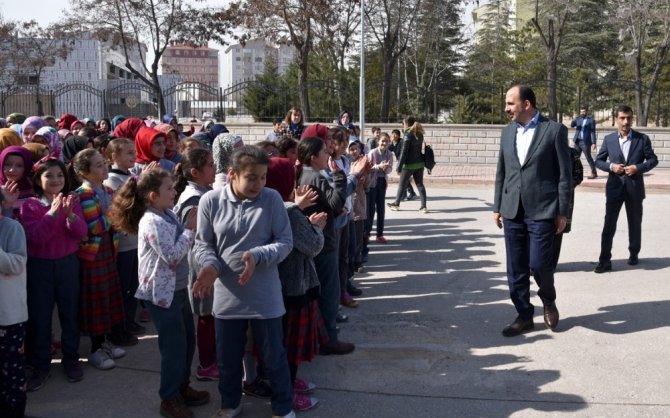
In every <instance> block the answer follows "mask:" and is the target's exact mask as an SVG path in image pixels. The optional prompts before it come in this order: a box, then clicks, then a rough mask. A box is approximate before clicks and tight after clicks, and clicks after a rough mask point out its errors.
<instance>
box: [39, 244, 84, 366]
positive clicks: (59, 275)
mask: <svg viewBox="0 0 670 418" xmlns="http://www.w3.org/2000/svg"><path fill="white" fill-rule="evenodd" d="M27 267H28V268H27V279H28V286H27V287H28V315H29V320H28V334H27V338H26V349H27V351H26V354H27V355H28V359H29V363H30V364H31V365H32V366H33V367H35V368H36V369H39V370H49V369H50V368H51V353H50V352H49V350H50V348H51V317H52V315H53V310H54V305H57V306H58V319H59V321H60V327H61V330H62V331H61V350H62V352H63V363H64V364H67V363H70V364H72V363H75V362H77V361H79V318H78V314H79V297H80V294H79V261H78V260H77V256H75V255H74V254H70V255H69V256H66V257H63V258H58V259H55V260H47V259H44V258H35V257H29V258H28V265H27Z"/></svg>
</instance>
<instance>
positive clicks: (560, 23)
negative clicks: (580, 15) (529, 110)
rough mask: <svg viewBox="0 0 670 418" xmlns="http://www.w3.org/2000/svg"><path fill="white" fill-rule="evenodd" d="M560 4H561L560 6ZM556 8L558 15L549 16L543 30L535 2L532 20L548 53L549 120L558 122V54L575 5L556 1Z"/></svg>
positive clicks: (566, 1) (563, 0) (536, 2)
mask: <svg viewBox="0 0 670 418" xmlns="http://www.w3.org/2000/svg"><path fill="white" fill-rule="evenodd" d="M559 2H560V4H558V3H559ZM554 6H557V7H558V8H557V9H556V12H557V15H553V14H550V15H549V16H547V26H546V28H545V29H544V30H543V29H542V25H541V24H540V19H539V17H538V16H539V0H535V17H534V18H532V19H531V22H532V23H533V26H535V29H537V32H538V33H539V35H540V38H541V39H542V43H543V44H544V46H545V48H546V52H547V84H548V86H547V87H548V91H549V119H553V120H556V116H557V115H558V98H557V96H556V83H557V76H556V74H557V67H558V54H559V53H560V51H561V43H562V42H563V39H564V37H565V22H566V21H567V19H568V13H569V11H570V8H571V7H574V6H575V4H574V2H573V1H572V0H555V4H554Z"/></svg>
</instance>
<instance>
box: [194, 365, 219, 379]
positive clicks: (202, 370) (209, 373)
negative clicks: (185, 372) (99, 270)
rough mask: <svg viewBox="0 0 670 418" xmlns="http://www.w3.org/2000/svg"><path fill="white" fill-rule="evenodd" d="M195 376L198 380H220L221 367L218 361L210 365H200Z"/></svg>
mask: <svg viewBox="0 0 670 418" xmlns="http://www.w3.org/2000/svg"><path fill="white" fill-rule="evenodd" d="M195 378H196V379H198V380H218V379H219V367H218V366H217V365H216V363H214V364H212V365H211V366H209V367H202V366H198V367H197V368H196V369H195Z"/></svg>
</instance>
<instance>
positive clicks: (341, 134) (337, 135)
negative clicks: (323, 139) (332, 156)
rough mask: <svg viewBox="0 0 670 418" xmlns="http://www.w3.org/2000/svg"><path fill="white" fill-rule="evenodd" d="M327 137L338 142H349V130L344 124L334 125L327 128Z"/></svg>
mask: <svg viewBox="0 0 670 418" xmlns="http://www.w3.org/2000/svg"><path fill="white" fill-rule="evenodd" d="M328 139H330V140H331V141H336V142H337V143H339V144H341V143H343V142H349V131H348V130H347V128H345V127H344V126H334V127H332V128H330V129H329V130H328Z"/></svg>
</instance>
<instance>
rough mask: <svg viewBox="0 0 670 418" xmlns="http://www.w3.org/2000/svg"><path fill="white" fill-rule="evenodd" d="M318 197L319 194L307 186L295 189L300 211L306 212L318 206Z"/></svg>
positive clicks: (296, 202)
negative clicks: (313, 206)
mask: <svg viewBox="0 0 670 418" xmlns="http://www.w3.org/2000/svg"><path fill="white" fill-rule="evenodd" d="M318 197H319V193H317V191H316V190H314V189H312V188H311V187H309V186H307V185H305V184H303V185H302V186H298V187H296V188H295V204H296V205H298V207H299V208H300V210H305V209H306V208H308V207H310V206H312V205H314V204H316V199H317V198H318Z"/></svg>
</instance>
